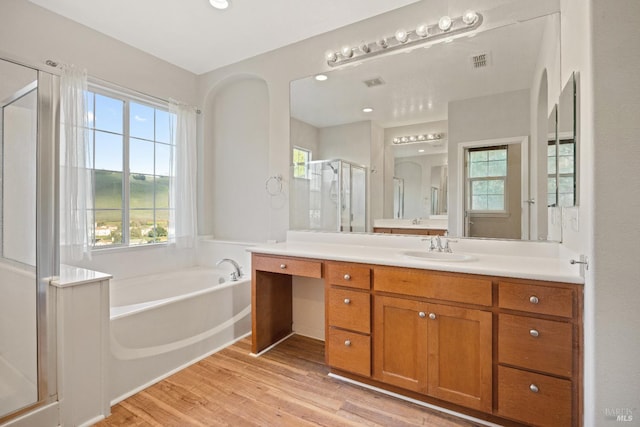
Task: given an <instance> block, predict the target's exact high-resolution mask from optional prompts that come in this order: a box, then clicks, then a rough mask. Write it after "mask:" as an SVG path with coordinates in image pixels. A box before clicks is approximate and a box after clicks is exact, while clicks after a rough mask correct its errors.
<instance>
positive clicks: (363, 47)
mask: <svg viewBox="0 0 640 427" xmlns="http://www.w3.org/2000/svg"><path fill="white" fill-rule="evenodd" d="M358 49H360V52H362V53H369V52H370V51H371V49H370V48H369V45H368V44H366V43H365V42H362V43H360V45H359V46H358Z"/></svg>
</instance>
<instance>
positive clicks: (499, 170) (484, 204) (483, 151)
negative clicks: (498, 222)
mask: <svg viewBox="0 0 640 427" xmlns="http://www.w3.org/2000/svg"><path fill="white" fill-rule="evenodd" d="M467 164H468V185H469V202H470V207H471V209H470V210H471V211H475V212H505V211H506V205H507V204H506V200H505V199H506V196H505V194H506V192H505V188H506V182H507V147H506V146H499V147H488V148H487V147H482V148H477V149H474V148H471V149H469V151H468V157H467Z"/></svg>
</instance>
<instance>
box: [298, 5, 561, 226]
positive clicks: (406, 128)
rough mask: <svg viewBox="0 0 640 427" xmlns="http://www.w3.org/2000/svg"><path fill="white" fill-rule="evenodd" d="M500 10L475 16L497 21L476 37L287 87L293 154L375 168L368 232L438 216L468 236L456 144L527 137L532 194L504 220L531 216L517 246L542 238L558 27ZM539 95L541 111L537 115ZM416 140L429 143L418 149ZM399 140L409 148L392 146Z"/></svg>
mask: <svg viewBox="0 0 640 427" xmlns="http://www.w3.org/2000/svg"><path fill="white" fill-rule="evenodd" d="M516 6H517V7H516ZM505 7H506V6H505V5H504V4H503V5H502V6H500V7H497V8H495V9H488V10H481V9H479V12H481V13H482V14H483V15H484V16H485V18H486V20H487V22H489V21H491V19H492V18H494V17H495V20H494V21H491V22H492V24H491V25H488V26H487V27H486V28H483V27H480V28H479V29H478V32H476V33H472V36H470V37H461V38H457V39H455V40H452V41H450V42H441V43H434V44H428V43H427V44H425V46H424V48H423V47H420V48H416V49H414V50H412V51H411V52H401V53H398V54H393V55H387V56H382V57H379V58H375V59H371V60H365V61H361V62H359V63H355V64H353V65H350V66H344V67H340V68H339V69H336V70H334V71H331V72H330V73H326V75H327V77H328V79H326V80H324V81H318V80H316V79H315V78H314V77H313V76H311V77H307V78H304V79H300V80H296V81H293V82H292V83H291V145H292V148H293V146H295V147H302V148H304V149H306V150H309V152H310V153H311V156H310V157H311V158H313V160H320V159H334V158H339V159H344V160H345V161H350V162H354V163H357V164H362V165H365V166H368V167H369V188H368V192H369V199H368V203H367V204H368V215H367V217H368V218H369V221H368V222H369V223H368V226H367V230H368V231H371V230H372V229H373V227H374V226H375V225H376V222H377V221H381V220H384V221H385V222H387V223H388V222H389V221H397V223H398V224H402V225H403V226H406V224H407V223H411V222H418V223H425V224H426V223H429V221H430V220H431V219H432V218H434V217H435V218H437V219H439V220H443V218H448V223H447V225H448V227H447V228H448V230H449V232H450V234H451V235H453V236H460V235H463V233H464V231H463V230H461V229H460V226H458V224H462V223H463V221H462V220H461V218H462V217H463V216H464V201H462V202H461V201H460V200H461V199H463V198H464V186H465V178H464V173H463V171H461V170H460V168H459V167H458V162H459V160H460V156H461V155H460V154H458V152H459V146H461V145H462V144H477V143H479V142H481V141H501V140H505V139H518V141H520V140H523V138H524V139H525V140H527V141H529V143H528V145H527V144H523V145H522V146H523V147H525V150H526V151H527V152H526V153H525V157H527V158H528V159H529V160H528V161H527V162H528V163H527V164H525V165H523V169H524V170H525V172H526V173H527V174H528V175H529V185H530V188H529V187H527V188H526V189H524V191H522V192H520V193H519V194H518V196H517V197H518V200H516V203H515V208H514V209H513V211H511V212H507V213H504V212H503V213H502V215H521V212H520V211H523V212H524V211H526V213H527V214H526V218H524V214H522V215H523V218H524V221H526V223H524V225H523V226H522V228H523V230H524V229H526V232H525V231H523V232H522V234H521V235H520V236H519V237H520V238H529V236H531V237H530V238H532V239H540V238H541V237H540V236H541V235H542V239H544V238H546V236H547V231H546V230H547V221H548V218H547V203H545V202H544V200H545V199H546V198H547V182H546V177H547V176H548V172H547V162H548V159H547V158H546V153H547V150H548V148H547V145H548V141H547V138H546V133H547V129H546V126H547V119H548V115H549V113H550V112H551V110H552V108H553V106H554V105H555V104H556V102H557V100H558V98H559V93H560V69H559V52H560V49H559V34H560V32H559V23H560V19H559V14H558V13H549V14H547V15H542V16H540V13H539V10H538V11H532V12H531V14H532V16H538V17H536V18H532V17H531V16H526V11H523V10H522V3H518V5H515V3H512V4H511V6H510V7H511V9H509V8H508V7H507V8H506V9H505ZM554 7H555V6H554ZM518 8H520V9H518ZM516 9H518V10H517V12H516ZM557 10H558V9H557V7H556V8H555V9H554V10H553V11H551V12H556V11H557ZM516 15H517V18H515V16H516ZM505 16H506V18H505ZM499 19H502V20H503V22H504V25H502V24H501V25H498V24H497V23H496V22H498V21H499ZM541 76H544V78H545V79H546V80H545V83H544V90H543V89H542V88H541V83H540V81H541ZM542 92H544V99H543V101H544V102H543V105H542V107H541V108H538V107H534V106H537V105H538V98H541V99H542V97H541V95H539V94H540V93H542ZM365 107H370V108H372V109H373V111H370V112H364V111H363V108H365ZM539 110H540V111H539ZM538 115H540V116H542V117H543V120H539V119H538V118H536V117H538ZM420 135H424V136H429V135H431V136H432V137H431V138H423V139H425V141H420V138H418V137H419V136H420ZM536 135H545V136H543V137H537V136H536ZM403 137H406V143H400V144H394V142H393V141H394V139H398V138H400V139H402V138H403ZM412 137H414V138H412ZM337 141H340V142H339V143H338V142H337ZM503 143H505V144H510V142H503ZM534 152H535V153H537V155H535V156H534V155H532V154H533V153H534ZM534 161H535V163H534ZM539 177H542V178H539ZM294 179H295V178H294ZM303 179H304V178H303ZM293 185H297V184H295V183H294V184H293ZM504 197H506V196H504ZM514 197H515V196H514ZM292 198H293V197H292ZM535 200H539V201H540V203H538V204H535ZM291 203H292V206H293V205H295V201H294V200H291ZM298 205H300V204H298ZM509 206H511V204H510V205H509ZM489 214H490V213H489ZM307 215H308V214H307V213H306V212H304V213H302V216H307ZM295 216H300V213H297V214H296V215H294V217H295ZM445 221H446V219H445ZM291 226H292V228H294V224H291ZM298 229H299V228H298ZM406 231H407V232H408V233H411V230H410V227H408V228H406ZM557 239H559V237H557Z"/></svg>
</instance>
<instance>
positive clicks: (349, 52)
mask: <svg viewBox="0 0 640 427" xmlns="http://www.w3.org/2000/svg"><path fill="white" fill-rule="evenodd" d="M340 53H342V56H344V57H345V58H351V57H352V56H353V49H352V48H351V46H343V47H342V49H340Z"/></svg>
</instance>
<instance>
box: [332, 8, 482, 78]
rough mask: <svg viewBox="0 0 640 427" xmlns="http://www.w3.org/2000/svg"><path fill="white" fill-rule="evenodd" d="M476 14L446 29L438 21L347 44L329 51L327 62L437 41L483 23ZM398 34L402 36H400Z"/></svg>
mask: <svg viewBox="0 0 640 427" xmlns="http://www.w3.org/2000/svg"><path fill="white" fill-rule="evenodd" d="M474 16H475V19H474V20H473V22H471V23H467V22H465V20H467V21H468V18H466V17H465V16H464V15H463V16H459V17H457V18H455V19H452V20H451V25H450V27H449V28H448V29H446V30H443V29H441V28H440V27H439V26H438V24H437V23H436V24H433V25H428V26H425V25H420V26H418V27H417V30H410V31H406V32H405V31H403V30H398V31H397V32H396V35H392V36H388V37H385V38H382V39H380V40H378V41H374V42H369V43H366V42H363V43H360V44H359V45H358V46H354V47H353V48H351V49H346V46H345V47H344V48H343V49H342V50H339V51H330V52H328V53H327V57H326V58H327V64H328V65H329V66H330V67H337V66H339V65H343V64H348V63H351V62H355V61H361V60H365V59H369V58H373V57H376V56H379V55H382V54H385V53H389V52H393V51H396V50H399V49H407V48H411V47H416V46H418V45H422V44H425V43H430V42H435V41H437V40H442V39H446V38H449V37H453V36H456V35H460V34H464V33H467V32H469V31H473V30H475V29H477V28H478V27H480V25H481V24H482V20H483V19H482V15H481V14H480V13H475V15H474ZM398 34H400V35H401V36H400V37H398ZM423 34H424V35H423ZM403 40H404V41H403ZM347 50H348V55H344V54H343V53H342V51H345V52H346V51H347Z"/></svg>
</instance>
